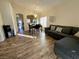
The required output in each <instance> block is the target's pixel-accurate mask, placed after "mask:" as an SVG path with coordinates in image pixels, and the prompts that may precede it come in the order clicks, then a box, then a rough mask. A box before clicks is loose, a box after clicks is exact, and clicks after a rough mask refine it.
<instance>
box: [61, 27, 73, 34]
mask: <svg viewBox="0 0 79 59" xmlns="http://www.w3.org/2000/svg"><path fill="white" fill-rule="evenodd" d="M71 29H72V28H71V27H65V28H63V29H62V33H64V34H71Z"/></svg>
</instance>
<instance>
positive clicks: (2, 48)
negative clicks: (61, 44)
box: [0, 32, 56, 59]
mask: <svg viewBox="0 0 79 59" xmlns="http://www.w3.org/2000/svg"><path fill="white" fill-rule="evenodd" d="M54 42H55V40H54V39H53V38H51V37H49V36H46V35H45V33H44V32H41V33H39V34H38V35H37V34H36V38H27V37H22V36H16V37H13V38H10V39H7V40H6V41H4V42H1V43H0V59H55V58H56V56H55V54H54V51H53V47H54Z"/></svg>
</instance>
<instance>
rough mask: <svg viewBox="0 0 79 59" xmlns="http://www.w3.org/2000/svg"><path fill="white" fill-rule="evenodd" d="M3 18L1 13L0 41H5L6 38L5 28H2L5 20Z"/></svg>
mask: <svg viewBox="0 0 79 59" xmlns="http://www.w3.org/2000/svg"><path fill="white" fill-rule="evenodd" d="M2 20H3V19H2V15H1V13H0V42H1V41H4V39H5V36H4V32H3V28H2V26H3V21H2Z"/></svg>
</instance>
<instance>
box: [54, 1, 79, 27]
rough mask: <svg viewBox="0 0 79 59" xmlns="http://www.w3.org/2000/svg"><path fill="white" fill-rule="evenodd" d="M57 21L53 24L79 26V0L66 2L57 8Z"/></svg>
mask: <svg viewBox="0 0 79 59" xmlns="http://www.w3.org/2000/svg"><path fill="white" fill-rule="evenodd" d="M55 13H56V20H55V21H54V22H53V24H58V25H67V26H79V0H66V1H65V2H64V3H63V4H62V5H60V6H58V7H56V12H55Z"/></svg>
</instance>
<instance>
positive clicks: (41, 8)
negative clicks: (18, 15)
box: [10, 0, 63, 14]
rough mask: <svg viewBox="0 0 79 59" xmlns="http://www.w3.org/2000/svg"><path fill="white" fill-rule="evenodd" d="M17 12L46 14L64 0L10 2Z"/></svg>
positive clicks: (20, 0) (19, 0)
mask: <svg viewBox="0 0 79 59" xmlns="http://www.w3.org/2000/svg"><path fill="white" fill-rule="evenodd" d="M10 1H11V3H12V5H13V7H14V8H15V9H16V10H18V9H19V10H21V11H26V12H32V13H37V14H38V13H40V14H42V13H46V12H48V11H50V10H51V9H53V8H54V7H55V6H58V5H60V4H61V3H62V1H63V0H10Z"/></svg>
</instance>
